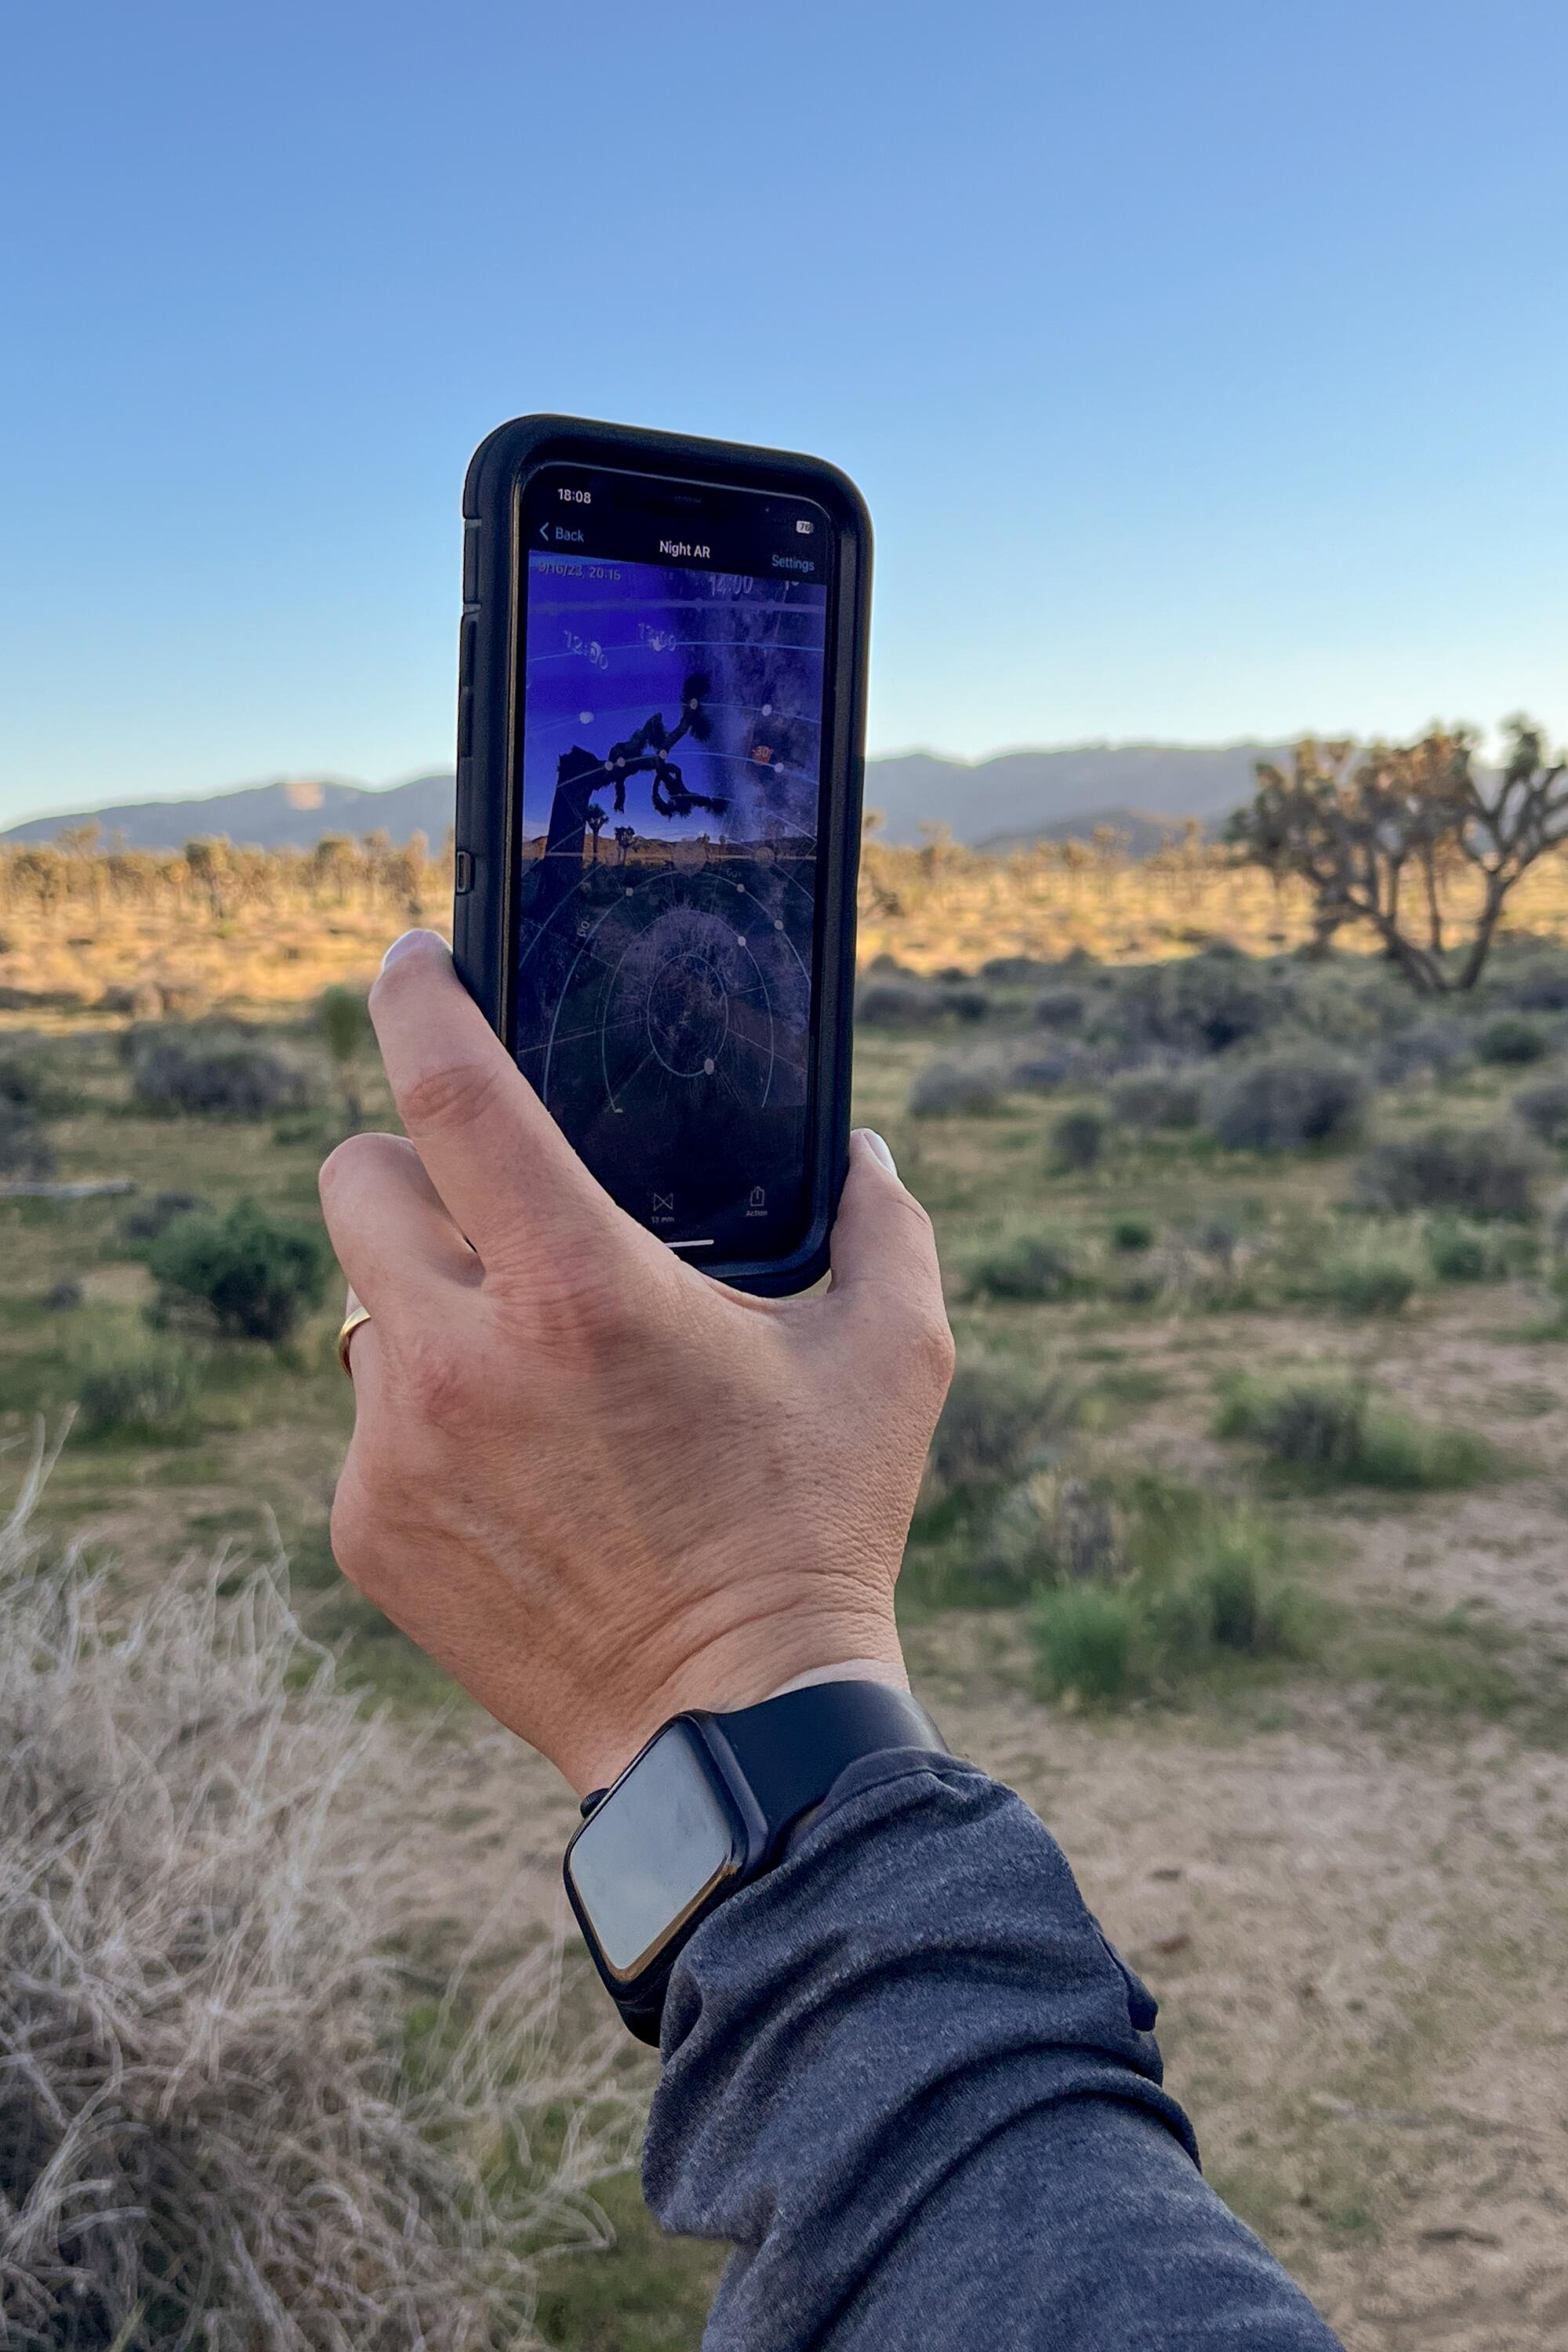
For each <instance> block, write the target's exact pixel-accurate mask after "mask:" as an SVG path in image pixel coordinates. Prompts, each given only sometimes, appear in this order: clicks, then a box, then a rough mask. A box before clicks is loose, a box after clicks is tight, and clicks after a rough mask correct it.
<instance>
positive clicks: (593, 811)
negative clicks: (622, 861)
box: [584, 801, 610, 866]
mask: <svg viewBox="0 0 1568 2352" xmlns="http://www.w3.org/2000/svg"><path fill="white" fill-rule="evenodd" d="M609 821H610V813H609V811H608V809H602V808H601V807H600V806H599V803H598V802H597V801H593V802H590V803H589V806H588V810H587V814H586V815H585V817H584V824H586V825H587V828H588V830H589V832H590V833H591V834H592V835H593V836H594V848H593V861H594V864H595V866H597V864H598V862H599V835H601V834H602V833H603V832H604V830H605V825H606V824H608V823H609Z"/></svg>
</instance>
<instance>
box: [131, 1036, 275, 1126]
mask: <svg viewBox="0 0 1568 2352" xmlns="http://www.w3.org/2000/svg"><path fill="white" fill-rule="evenodd" d="M132 1040H133V1042H132V1060H131V1092H132V1100H133V1101H134V1102H135V1103H136V1105H137V1107H138V1108H140V1109H142V1110H147V1111H160V1112H172V1111H184V1112H187V1113H195V1114H199V1115H202V1116H205V1117H208V1118H270V1117H271V1116H272V1115H273V1114H274V1113H275V1112H278V1111H282V1110H300V1109H302V1108H304V1107H305V1106H306V1105H307V1104H309V1103H310V1102H311V1101H312V1100H313V1099H314V1097H315V1093H316V1088H315V1087H314V1085H313V1083H312V1079H311V1075H310V1071H309V1070H308V1069H306V1068H305V1067H304V1066H303V1065H302V1064H301V1063H299V1062H297V1061H294V1060H292V1059H291V1058H290V1057H289V1055H285V1054H281V1053H279V1052H278V1051H277V1049H276V1048H275V1047H273V1046H271V1045H261V1044H258V1043H257V1042H256V1041H254V1040H252V1039H247V1038H244V1037H239V1036H236V1035H233V1034H228V1035H224V1034H221V1033H220V1034H218V1035H216V1036H208V1035H205V1034H202V1033H201V1032H199V1031H194V1030H184V1029H153V1030H149V1031H145V1032H142V1033H140V1034H138V1033H136V1032H134V1031H133V1032H132Z"/></svg>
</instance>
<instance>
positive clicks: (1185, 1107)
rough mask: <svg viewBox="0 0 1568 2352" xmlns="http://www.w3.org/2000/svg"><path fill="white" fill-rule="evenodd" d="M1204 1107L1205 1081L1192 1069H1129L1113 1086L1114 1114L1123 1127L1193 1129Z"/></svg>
mask: <svg viewBox="0 0 1568 2352" xmlns="http://www.w3.org/2000/svg"><path fill="white" fill-rule="evenodd" d="M1110 1108H1111V1112H1112V1115H1113V1116H1114V1118H1116V1119H1117V1120H1119V1122H1120V1123H1121V1126H1123V1127H1131V1128H1135V1129H1142V1130H1145V1131H1148V1130H1151V1129H1156V1128H1171V1129H1185V1128H1193V1127H1196V1125H1197V1123H1198V1121H1199V1119H1200V1118H1202V1117H1203V1108H1204V1082H1203V1080H1202V1078H1201V1077H1200V1076H1198V1075H1197V1074H1196V1072H1195V1071H1194V1070H1191V1069H1180V1068H1175V1069H1158V1068H1155V1069H1142V1070H1126V1071H1123V1073H1122V1075H1121V1076H1120V1077H1119V1078H1116V1079H1115V1080H1113V1081H1112V1084H1111V1087H1110Z"/></svg>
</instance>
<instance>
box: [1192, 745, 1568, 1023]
mask: <svg viewBox="0 0 1568 2352" xmlns="http://www.w3.org/2000/svg"><path fill="white" fill-rule="evenodd" d="M1504 731H1505V733H1506V735H1507V737H1508V756H1507V758H1506V760H1505V761H1504V762H1503V766H1502V769H1501V772H1500V774H1498V775H1496V776H1495V777H1487V778H1485V779H1484V780H1483V778H1482V777H1480V776H1479V775H1478V774H1477V772H1476V769H1475V736H1474V734H1473V732H1472V731H1471V730H1468V729H1467V728H1455V729H1452V730H1447V729H1437V728H1435V729H1434V730H1432V731H1431V732H1430V733H1429V734H1427V735H1425V736H1423V737H1422V738H1421V740H1419V741H1418V742H1415V743H1411V744H1405V745H1403V746H1401V745H1394V744H1383V743H1377V744H1373V746H1372V747H1371V748H1370V750H1368V751H1364V752H1363V753H1361V754H1359V756H1358V754H1357V751H1356V747H1355V746H1354V745H1353V744H1352V743H1350V742H1345V741H1340V742H1323V743H1320V742H1315V741H1310V740H1309V741H1307V742H1303V743H1300V744H1299V745H1298V746H1297V750H1296V756H1295V760H1294V761H1293V763H1292V766H1291V769H1290V771H1289V773H1287V772H1286V771H1285V770H1284V769H1283V768H1281V767H1279V766H1277V765H1276V764H1275V762H1274V761H1269V760H1261V761H1258V791H1257V794H1256V796H1255V798H1254V799H1253V801H1252V802H1251V803H1250V805H1249V806H1247V808H1245V809H1241V810H1238V811H1237V814H1236V815H1235V816H1234V817H1233V818H1232V820H1231V823H1230V826H1229V828H1228V832H1227V835H1226V837H1227V839H1229V840H1230V841H1231V842H1232V843H1234V844H1235V845H1237V847H1238V848H1239V849H1240V850H1241V852H1242V854H1243V856H1245V857H1246V858H1247V859H1249V860H1250V861H1251V862H1253V863H1254V864H1257V865H1259V866H1264V867H1266V868H1267V869H1268V872H1269V873H1271V874H1273V875H1274V876H1275V877H1278V878H1279V879H1284V878H1285V877H1294V878H1296V879H1297V880H1300V881H1302V882H1305V883H1306V885H1307V887H1308V888H1309V889H1310V891H1311V893H1312V898H1313V901H1314V912H1315V919H1316V928H1317V938H1316V944H1317V946H1318V947H1319V948H1320V949H1321V948H1323V947H1326V946H1327V944H1328V941H1329V940H1331V938H1332V936H1333V934H1334V932H1335V931H1336V930H1337V929H1339V928H1340V927H1341V925H1342V924H1344V923H1356V922H1359V923H1368V924H1370V925H1371V926H1372V928H1373V930H1375V931H1376V933H1377V934H1378V937H1379V938H1380V939H1381V940H1382V941H1383V944H1384V950H1385V951H1386V952H1387V954H1388V956H1389V958H1390V960H1391V961H1393V962H1394V963H1395V964H1397V965H1398V967H1399V969H1400V971H1402V972H1403V973H1404V974H1405V978H1406V979H1407V980H1408V981H1409V982H1410V983H1411V985H1412V986H1413V987H1414V988H1415V989H1417V990H1419V991H1420V992H1421V993H1422V994H1424V995H1437V994H1446V993H1447V992H1450V991H1454V990H1464V989H1470V988H1473V987H1474V986H1475V984H1476V982H1477V981H1478V980H1479V978H1480V976H1481V972H1482V971H1483V970H1484V969H1485V965H1486V961H1487V957H1488V955H1489V952H1490V950H1491V945H1492V941H1493V940H1494V938H1495V937H1496V934H1497V928H1498V924H1499V922H1500V919H1501V917H1502V912H1503V908H1504V905H1505V903H1506V901H1507V898H1508V895H1509V893H1510V890H1512V888H1513V887H1514V885H1515V884H1516V883H1517V882H1518V881H1520V880H1521V877H1523V876H1524V875H1525V874H1527V873H1528V872H1529V870H1530V868H1531V866H1533V865H1534V864H1535V862H1536V860H1537V858H1539V857H1542V856H1545V855H1546V854H1547V852H1548V851H1550V850H1554V849H1557V848H1560V847H1562V846H1563V844H1564V843H1565V842H1568V759H1564V758H1558V759H1556V760H1554V761H1553V760H1549V759H1548V757H1547V755H1546V749H1545V740H1544V738H1543V736H1542V731H1541V730H1540V729H1539V728H1538V727H1535V726H1533V725H1532V724H1531V721H1530V720H1529V719H1518V718H1516V719H1509V720H1508V721H1507V722H1506V725H1505V729H1504ZM1467 870H1468V871H1469V872H1470V873H1471V874H1472V875H1473V877H1475V880H1476V882H1477V885H1478V887H1479V898H1478V899H1477V902H1476V910H1475V913H1474V916H1473V918H1472V919H1471V924H1470V931H1469V937H1468V940H1467V941H1466V943H1465V945H1464V948H1463V950H1462V951H1461V952H1460V954H1459V955H1458V959H1457V961H1452V962H1450V961H1448V959H1447V940H1446V937H1445V924H1444V908H1443V890H1444V885H1445V883H1446V881H1447V879H1448V878H1449V877H1452V876H1455V875H1458V874H1462V873H1464V872H1465V871H1467ZM1412 882H1413V883H1414V884H1415V886H1416V887H1415V889H1414V890H1412V889H1410V888H1409V887H1408V885H1410V884H1411V883H1412Z"/></svg>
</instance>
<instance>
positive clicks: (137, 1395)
mask: <svg viewBox="0 0 1568 2352" xmlns="http://www.w3.org/2000/svg"><path fill="white" fill-rule="evenodd" d="M200 1379H201V1367H200V1365H199V1364H198V1363H197V1361H196V1360H195V1357H194V1356H193V1355H192V1353H191V1351H190V1349H188V1348H185V1347H182V1346H181V1344H180V1342H179V1341H178V1340H177V1339H169V1338H164V1337H163V1336H162V1335H161V1334H159V1333H157V1332H153V1331H141V1332H137V1333H132V1334H128V1335H126V1336H125V1337H123V1338H119V1339H113V1338H110V1337H108V1336H107V1335H104V1336H100V1338H98V1339H96V1340H95V1341H94V1342H93V1343H92V1344H91V1345H90V1346H89V1349H87V1351H86V1353H85V1354H84V1355H83V1356H82V1358H81V1360H80V1361H79V1367H78V1370H77V1375H76V1393H77V1401H78V1403H79V1408H80V1423H79V1425H80V1428H81V1431H82V1433H83V1435H84V1436H87V1437H145V1438H153V1439H157V1440H162V1441H164V1442H167V1441H169V1440H170V1439H174V1438H178V1437H181V1436H183V1435H184V1434H186V1433H187V1432H188V1431H189V1430H190V1428H191V1426H192V1423H193V1408H194V1406H195V1399H196V1391H197V1389H198V1386H199V1384H200Z"/></svg>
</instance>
